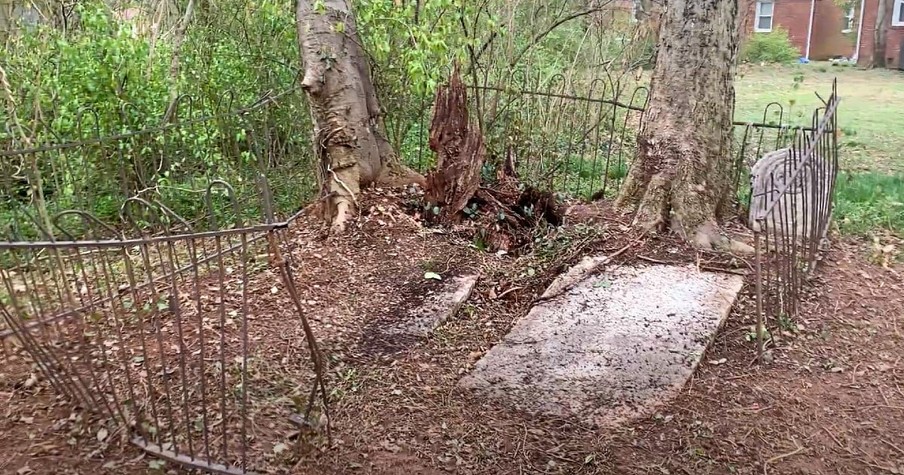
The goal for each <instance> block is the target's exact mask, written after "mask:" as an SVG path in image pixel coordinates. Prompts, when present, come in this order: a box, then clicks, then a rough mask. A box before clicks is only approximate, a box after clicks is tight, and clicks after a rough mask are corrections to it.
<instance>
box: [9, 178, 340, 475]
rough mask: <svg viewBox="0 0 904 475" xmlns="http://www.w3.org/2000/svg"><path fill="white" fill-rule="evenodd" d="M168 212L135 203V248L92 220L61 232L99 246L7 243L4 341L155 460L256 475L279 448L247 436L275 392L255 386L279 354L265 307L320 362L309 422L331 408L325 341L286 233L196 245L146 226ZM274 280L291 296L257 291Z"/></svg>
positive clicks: (268, 227) (276, 289) (221, 233)
mask: <svg viewBox="0 0 904 475" xmlns="http://www.w3.org/2000/svg"><path fill="white" fill-rule="evenodd" d="M214 186H222V187H227V186H228V185H226V184H225V183H220V184H214V185H212V186H211V191H212V188H213V187H214ZM209 196H210V193H209V194H208V200H209ZM208 202H209V201H208ZM163 212H164V211H163V210H162V209H161V208H160V207H159V206H156V205H153V204H151V203H149V202H147V201H144V200H141V199H138V198H133V199H131V200H129V201H127V203H126V204H125V205H124V207H123V222H124V223H129V224H132V225H134V226H135V227H134V228H133V229H132V231H134V234H135V235H137V236H138V237H135V238H125V237H123V235H122V234H120V231H118V230H116V229H114V228H112V227H109V226H107V225H105V224H102V223H101V222H100V221H99V220H97V219H96V218H95V217H93V216H91V215H89V214H87V213H83V212H67V213H65V214H61V215H58V216H56V217H55V220H56V221H57V223H58V226H59V229H60V230H61V232H65V231H66V229H67V228H66V225H65V224H64V223H62V222H61V221H63V220H64V219H65V218H74V219H78V220H81V221H84V222H83V223H81V224H82V226H79V227H78V228H77V229H79V230H80V232H82V233H84V232H85V230H86V229H87V230H89V234H87V235H85V234H82V236H83V237H82V238H81V239H80V240H77V241H59V240H56V241H43V242H42V241H35V242H0V255H2V256H3V258H4V261H5V262H8V263H10V264H11V265H5V266H3V267H2V268H0V281H2V288H0V292H2V294H3V297H4V298H3V299H2V301H0V312H2V317H3V321H4V323H5V324H6V328H5V329H4V331H3V334H2V336H0V338H2V339H3V340H4V344H13V345H15V346H19V347H21V349H23V350H24V351H25V352H27V354H28V355H30V356H31V358H32V360H33V361H34V363H35V366H37V368H38V370H39V371H40V372H41V373H42V374H43V376H44V377H45V378H46V380H47V381H48V382H49V383H50V384H51V385H52V386H53V387H54V389H55V390H56V391H58V392H59V393H60V394H62V395H65V396H67V397H68V398H69V399H70V400H71V401H72V402H73V403H75V404H76V405H77V406H79V407H83V408H87V409H91V410H93V411H95V412H96V413H98V414H99V415H101V416H103V417H105V418H109V419H111V420H113V421H115V423H116V424H117V426H118V427H122V428H126V429H127V430H130V431H131V433H132V437H131V440H132V442H133V443H134V444H135V445H137V446H139V447H141V448H142V449H144V450H146V451H147V452H149V453H151V454H154V455H156V456H159V457H162V458H165V459H168V460H171V461H174V462H178V463H181V464H183V465H185V466H188V467H192V468H198V469H203V470H206V471H209V472H214V473H230V474H240V473H250V471H251V468H252V467H254V466H255V464H256V463H259V462H260V460H258V459H257V458H256V457H260V456H261V455H262V454H266V453H267V449H266V448H265V447H264V446H263V445H262V444H265V443H267V442H269V443H270V444H271V445H272V442H273V441H272V440H270V441H267V438H266V437H265V436H263V435H262V434H260V433H258V434H257V435H256V436H255V437H252V435H251V431H252V429H251V428H250V426H249V424H250V421H252V420H254V419H255V417H256V414H258V412H259V411H260V410H261V409H262V408H260V407H258V405H257V404H256V401H255V397H256V395H257V394H258V393H259V392H267V391H270V389H271V388H267V387H266V385H267V382H266V381H264V380H261V378H256V377H254V376H253V375H251V374H249V372H250V371H251V370H250V367H251V366H253V365H254V364H256V363H257V362H256V361H255V360H256V359H257V358H255V357H254V355H256V354H257V353H258V348H256V347H260V346H261V345H268V344H269V343H268V342H267V341H266V340H265V339H264V338H261V337H260V336H255V335H257V333H256V332H255V329H254V328H253V320H252V319H253V318H255V312H256V310H255V309H256V308H259V307H260V305H261V303H262V302H261V299H277V298H280V297H281V296H286V297H287V300H288V301H289V302H292V304H293V305H292V306H291V307H290V308H289V309H287V310H285V311H283V312H282V313H283V314H282V315H280V316H279V317H280V318H282V319H285V320H289V321H290V319H295V320H300V321H301V323H302V325H303V327H304V333H305V335H306V340H305V341H304V342H298V344H299V345H302V346H306V347H307V350H309V351H310V353H311V357H312V362H313V369H314V370H315V371H314V372H312V375H313V380H312V381H310V384H311V385H312V386H311V387H312V392H311V395H310V397H309V399H308V403H307V404H308V405H307V407H306V409H305V411H304V412H305V413H308V412H309V411H311V410H312V409H313V408H314V406H315V396H320V398H321V401H326V390H325V382H324V381H323V379H322V375H323V367H322V365H323V363H322V360H321V358H320V352H319V350H318V349H317V342H316V339H315V338H314V335H313V332H312V330H311V328H310V326H309V324H308V322H307V320H306V318H305V317H304V314H303V313H302V307H301V303H300V301H299V299H298V291H297V289H296V286H295V282H294V280H293V273H292V269H291V261H290V259H288V256H287V255H285V254H284V253H283V252H282V251H281V250H280V248H281V247H282V243H281V241H282V240H283V239H284V237H283V236H281V234H282V233H284V231H285V229H286V227H287V226H288V223H287V222H278V223H270V224H260V225H243V224H242V223H234V224H233V225H231V226H228V227H224V228H223V229H217V226H216V224H217V223H212V225H211V229H210V230H207V231H204V232H200V233H195V234H172V233H163V234H156V235H148V234H147V229H148V228H146V227H143V226H141V225H140V224H139V223H141V222H142V221H141V220H140V219H139V218H138V217H139V216H142V217H143V219H148V220H151V222H150V223H149V224H156V225H160V224H161V223H159V221H154V220H159V216H160V215H161V214H162V213H163ZM265 269H269V270H270V271H271V272H272V273H274V274H276V275H277V276H278V278H279V283H278V284H276V283H273V282H271V281H268V282H266V289H267V290H268V291H267V292H265V293H263V294H261V293H260V292H253V289H254V287H255V286H258V287H259V286H260V285H261V284H260V283H258V282H254V281H252V277H253V276H254V275H258V274H260V273H261V271H262V270H265ZM7 340H10V341H7ZM256 386H261V387H256ZM318 409H319V410H324V411H325V410H326V404H323V405H322V407H318ZM291 415H292V414H285V417H286V420H288V419H289V417H290V416H291ZM307 415H308V414H305V417H307Z"/></svg>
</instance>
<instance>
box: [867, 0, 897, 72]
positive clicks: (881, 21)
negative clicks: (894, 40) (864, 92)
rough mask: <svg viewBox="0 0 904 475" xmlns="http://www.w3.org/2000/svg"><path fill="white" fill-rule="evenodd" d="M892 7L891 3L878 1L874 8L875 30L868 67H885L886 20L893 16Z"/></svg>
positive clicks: (886, 46)
mask: <svg viewBox="0 0 904 475" xmlns="http://www.w3.org/2000/svg"><path fill="white" fill-rule="evenodd" d="M893 5H894V2H893V1H888V0H879V1H878V5H877V6H876V8H877V10H876V29H875V30H873V51H872V57H871V58H870V67H873V68H884V67H885V66H886V64H885V63H886V61H885V54H886V53H887V51H888V44H887V41H886V39H887V38H888V18H889V17H890V16H892V15H893V12H892V10H893V8H892V6H893Z"/></svg>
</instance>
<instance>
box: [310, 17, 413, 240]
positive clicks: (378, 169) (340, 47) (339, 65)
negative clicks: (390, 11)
mask: <svg viewBox="0 0 904 475" xmlns="http://www.w3.org/2000/svg"><path fill="white" fill-rule="evenodd" d="M315 4H316V8H315ZM295 14H296V21H297V24H298V44H299V47H300V50H301V57H302V62H303V63H304V66H305V75H304V79H303V80H302V82H301V87H302V89H304V91H305V92H306V93H307V96H308V100H309V102H310V105H311V115H312V117H313V120H314V150H315V153H316V156H317V157H318V158H319V160H320V173H319V178H320V185H321V193H322V197H323V198H324V200H323V203H324V206H323V210H324V218H325V219H327V220H328V221H329V222H331V223H332V231H333V232H342V231H344V230H345V228H346V225H347V223H348V220H349V219H350V218H352V217H353V216H355V215H356V213H357V212H358V209H357V195H358V192H359V191H360V188H361V187H364V186H368V185H371V184H375V183H376V184H381V185H386V186H396V185H402V184H408V183H419V184H421V185H423V183H424V178H423V177H422V176H420V175H418V174H417V173H414V172H412V171H411V170H409V169H408V168H406V167H404V166H402V165H401V163H400V161H399V158H398V156H397V155H396V154H395V152H394V151H393V150H392V147H391V146H390V144H389V142H388V141H387V140H386V137H385V136H384V135H383V133H382V131H381V130H380V125H379V124H380V113H381V111H380V104H379V102H378V100H377V95H376V91H375V89H374V86H373V82H372V81H371V78H370V73H369V67H368V63H367V57H366V55H365V54H364V50H363V49H362V47H361V41H360V39H359V38H358V32H357V27H356V25H355V18H354V14H353V12H352V10H351V6H350V2H349V1H348V0H317V1H313V0H298V2H297V6H296V12H295Z"/></svg>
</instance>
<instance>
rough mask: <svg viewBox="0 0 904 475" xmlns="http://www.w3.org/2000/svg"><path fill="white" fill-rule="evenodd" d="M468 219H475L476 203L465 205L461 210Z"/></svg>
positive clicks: (476, 213) (476, 212)
mask: <svg viewBox="0 0 904 475" xmlns="http://www.w3.org/2000/svg"><path fill="white" fill-rule="evenodd" d="M461 212H462V213H464V214H465V216H467V217H468V219H477V215H478V210H477V203H471V204H470V205H467V206H465V209H463V210H461Z"/></svg>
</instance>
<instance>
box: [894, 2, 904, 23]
mask: <svg viewBox="0 0 904 475" xmlns="http://www.w3.org/2000/svg"><path fill="white" fill-rule="evenodd" d="M891 26H904V0H895V9H894V11H893V13H892V16H891Z"/></svg>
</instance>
